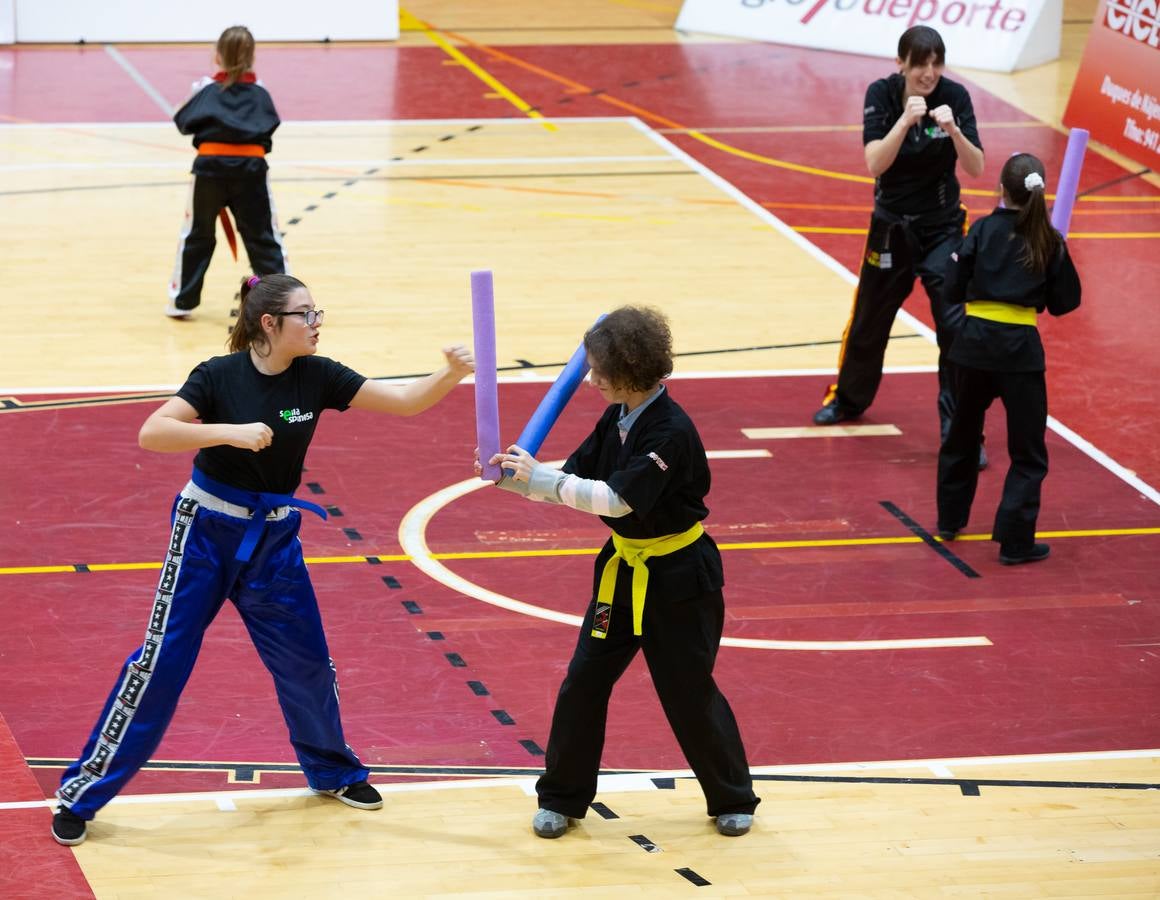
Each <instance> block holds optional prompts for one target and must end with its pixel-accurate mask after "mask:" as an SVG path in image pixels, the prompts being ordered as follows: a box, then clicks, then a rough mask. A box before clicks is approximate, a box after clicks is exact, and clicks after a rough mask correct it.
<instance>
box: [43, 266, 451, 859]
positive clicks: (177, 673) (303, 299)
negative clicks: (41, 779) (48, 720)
mask: <svg viewBox="0 0 1160 900" xmlns="http://www.w3.org/2000/svg"><path fill="white" fill-rule="evenodd" d="M241 299H242V307H241V310H240V312H239V316H238V324H237V325H236V326H235V328H234V332H233V334H232V336H231V338H230V350H231V351H232V352H231V353H229V354H227V355H225V356H216V357H214V358H213V359H209V360H207V361H205V362H203V363H201V364H200V365H198V366H197V367H196V368H195V369H194V370H193V371H192V372H191V373H190V375H189V378H188V379H187V380H186V382H185V384H184V385H182V387H181V389H180V390H178V392H177V394H176V396H174V397H172V398H170V399H169V400H167V401H166V402H165V403H164V404H162V406H161V407H160V408H159V409H157V410H156V411H154V412H153V414H152V415H150V416H149V418H147V419H146V420H145V424H144V425H142V426H141V433H140V435H139V438H138V440H139V442H140V444H141V446H142V447H144V448H145V449H146V450H154V451H156V452H159V453H182V452H189V451H190V450H195V451H197V455H196V456H195V457H194V459H193V474H192V476H191V478H190V481H189V483H188V484H186V486H185V487H184V488H182V489H181V491H180V492H179V493H178V495H177V499H176V500H175V501H174V505H173V512H172V525H171V528H172V530H171V533H170V539H169V544H168V552H167V554H166V557H165V562H164V564H163V566H162V574H161V580H160V583H159V584H158V587H157V592H156V594H155V595H154V600H153V607H152V611H151V614H150V616H149V622H148V625H147V626H146V630H145V639H144V642H143V643H142V645H141V646H140V647H139V648H137V649H136V650H135V651H133V653H131V654H130V655H129V657H128V658H127V659H126V660H125V663H124V665H123V666H122V667H121V672H120V674H119V675H118V677H117V680H116V682H115V683H114V686H113V689H112V691H111V692H110V694H109V698H108V700H107V701H106V703H105V707H104V709H103V711H102V712H101V713H100V715H99V717H98V718H97V722H96V725H95V726H94V728H93V729H92V732H91V734H90V735H89V738H88V741H87V743H86V744H85V747H84V749H83V750H82V751H81V754H80V756H79V757H78V758H77V760H76V762H74V763H73V764H72V765H71V766H69V767H68V769H66V770H65V773H64V776H63V778H62V780H61V785H60V788H59V789H58V790H57V796H58V797H59V798H60V808H59V809H58V810H57V813H56V815H55V816H54V817H53V822H52V835H53V838H54V839H55V840H56V841H57V842H58V843H61V844H69V845H72V844H79V843H81V841H83V840H84V839H85V834H86V830H87V823H88V821H89V820H90V819H92V818H93V816H94V815H95V814H96V813H97V811H98V810H99V809H100V808H101V807H102V806H104V805H105V804H106V803H108V802H109V800H111V799H112V798H113V797H114V796H115V795H116V794H117V793H118V792H119V791H120V790H121V788H123V787H124V785H125V783H126V782H128V780H129V779H130V778H132V777H133V776H134V775H135V774H136V773H137V771H138V769H140V767H141V766H142V765H144V763H145V762H146V761H147V760H148V759H149V757H150V755H151V754H152V753H153V751H154V750H155V749H156V747H157V745H158V743H159V742H160V741H161V737H162V735H163V734H164V733H165V729H166V727H167V726H168V725H169V720H170V718H171V717H172V716H173V712H174V710H175V708H176V707H177V701H178V699H179V698H180V696H181V692H182V689H183V688H184V687H185V682H186V680H187V679H188V678H189V676H190V673H191V672H192V671H193V665H194V662H195V661H196V660H197V655H198V651H199V650H200V649H201V643H202V638H203V636H204V633H205V630H206V628H208V627H209V624H210V623H211V622H212V621H213V619H214V617H215V616H216V615H217V613H218V610H220V609H221V607H222V605H223V603H224V602H225V600H226V599H227V598H228V599H229V600H230V601H231V602H232V603H233V604H234V606H235V607H236V608H237V610H238V614H239V615H240V616H241V617H242V620H243V621H244V622H245V625H246V629H247V631H249V634H250V638H251V639H252V640H253V642H254V646H255V648H256V649H257V651H258V655H259V656H261V658H262V662H263V663H264V664H265V666H266V668H267V669H268V670H269V672H270V674H271V676H273V679H274V687H275V690H276V691H277V694H278V700H279V703H280V705H281V707H282V714H283V717H284V718H285V721H286V728H287V730H288V732H289V737H290V743H291V745H292V746H293V747H294V751H295V753H296V755H297V757H298V762H299V764H300V765H301V766H302V771H303V773H304V774H305V775H306V781H307V784H309V785H310V787H311V788H313V789H314V790H315V791H316V792H317V793H320V794H324V795H326V796H329V797H333V798H335V799H336V800H339V801H341V802H342V803H345V804H347V805H348V806H353V807H356V808H358V809H378V808H379V807H380V806H382V798H381V797H380V796H379V793H378V791H377V790H375V788H374V787H372V786H371V785H370V784H368V783H367V777H368V775H369V774H370V772H369V770H368V769H367V768H366V767H365V766H364V765H363V764H362V763H361V762H360V761H359V759H358V757H357V756H355V754H354V751H353V750H351V748H350V747H349V746H348V745H347V743H346V738H345V737H344V736H343V729H342V722H341V720H340V718H339V710H338V681H337V676H336V674H335V667H334V663H333V661H332V660H331V658H330V652H329V650H328V649H327V643H326V635H325V634H324V632H323V629H322V617H321V614H320V612H319V609H318V602H317V600H316V598H315V595H314V588H313V586H312V584H311V580H310V574H309V572H307V570H306V564H305V562H304V561H303V555H302V544H301V542H300V541H299V539H298V531H299V527H300V525H301V521H302V516H301V513H300V512H299V510H300V509H308V510H310V511H311V512H314V513H317V514H319V515H321V516H322V517H323V518H326V511H325V510H324V509H322V507H319V506H316V505H315V504H313V503H310V502H308V501H306V500H300V499H298V498H296V497H295V496H294V491H295V490H296V489H297V488H298V485H299V483H300V482H301V480H302V467H303V463H304V461H305V459H306V451H307V449H308V448H309V446H310V442H311V439H312V438H313V437H314V429H315V427H316V426H317V425H318V419H319V417H320V416H321V415H322V413H323V411H324V410H328V409H335V410H339V411H342V410H345V409H347V408H349V407H354V408H356V409H366V410H370V411H372V412H380V413H388V414H391V415H400V416H410V415H415V414H416V413H419V412H422V411H423V410H425V409H428V408H429V407H431V406H434V405H435V404H436V403H438V402H439V401H440V400H441V399H443V397H445V396H446V395H447V394H448V392H450V390H451V389H452V388H453V387H454V386H455V385H456V384H458V383H459V381H460V380H461V379H462V378H463V377H464V376H466V375H467V374H468V373H469V372H471V371H472V370H473V369H474V362H473V360H472V357H471V354H470V353H469V352H468V350H467V349H466V348H464V347H462V346H458V345H456V346H451V347H445V348H444V349H443V355H444V357H445V360H446V363H445V365H444V366H443V367H442V368H441V369H439V370H438V371H436V372H434V373H432V374H430V375H427V376H426V377H424V378H420V379H418V380H416V381H413V382H411V383H409V384H386V383H384V382H381V381H373V380H370V379H367V378H365V377H364V376H362V375H360V374H359V373H357V372H355V371H353V370H351V369H348V368H347V367H346V366H344V365H342V364H341V363H339V362H335V361H334V360H332V359H326V358H324V357H321V356H318V355H316V354H317V349H318V339H319V335H320V331H321V328H322V323H323V311H322V310H321V309H318V308H317V307H316V306H315V305H314V299H313V298H312V297H311V296H310V291H309V290H307V288H306V285H304V284H303V283H302V282H301V281H299V280H298V279H297V278H293V277H291V276H289V275H268V276H264V277H258V276H256V275H255V276H251V277H250V278H247V279H246V280H245V281H244V282H243V283H242V290H241ZM199 420H200V421H199Z"/></svg>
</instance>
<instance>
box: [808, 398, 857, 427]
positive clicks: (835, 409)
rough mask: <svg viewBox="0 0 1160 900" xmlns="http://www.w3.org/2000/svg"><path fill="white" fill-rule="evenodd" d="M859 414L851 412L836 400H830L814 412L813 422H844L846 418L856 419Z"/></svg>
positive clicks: (828, 423)
mask: <svg viewBox="0 0 1160 900" xmlns="http://www.w3.org/2000/svg"><path fill="white" fill-rule="evenodd" d="M859 415H860V414H859V413H856V412H851V411H850V410H848V409H846V408H845V407H843V406H841V405H840V404H839V403H838V401H837V400H831V401H830V402H829V403H827V404H826V405H825V406H823V407H822V408H821V409H819V410H818V411H817V412H816V413H814V424H815V425H837V424H838V423H839V422H845V421H846V420H847V419H856V418H858V416H859Z"/></svg>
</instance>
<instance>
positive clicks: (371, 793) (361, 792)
mask: <svg viewBox="0 0 1160 900" xmlns="http://www.w3.org/2000/svg"><path fill="white" fill-rule="evenodd" d="M315 793H316V794H323V795H325V796H327V797H333V798H334V799H335V800H337V801H339V802H340V803H345V804H346V805H347V806H353V807H354V808H355V809H381V808H382V805H383V795H382V794H380V793H379V792H378V791H376V790H375V789H374V788H373V787H371V786H370V785H369V784H367V783H366V782H365V781H356V782H355V783H354V784H348V785H346V786H345V787H340V788H339V789H338V790H336V791H315Z"/></svg>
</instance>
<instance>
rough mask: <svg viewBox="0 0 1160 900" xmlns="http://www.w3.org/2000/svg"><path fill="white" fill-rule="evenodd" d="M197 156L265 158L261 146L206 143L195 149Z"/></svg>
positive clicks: (264, 152)
mask: <svg viewBox="0 0 1160 900" xmlns="http://www.w3.org/2000/svg"><path fill="white" fill-rule="evenodd" d="M197 155H198V156H265V155H266V148H265V147H263V146H262V145H261V144H218V143H214V142H213V141H206V142H205V143H204V144H202V145H201V146H200V147H198V148H197Z"/></svg>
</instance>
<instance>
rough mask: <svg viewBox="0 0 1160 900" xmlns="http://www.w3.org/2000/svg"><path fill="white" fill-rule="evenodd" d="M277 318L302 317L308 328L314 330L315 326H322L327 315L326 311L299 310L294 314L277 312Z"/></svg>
mask: <svg viewBox="0 0 1160 900" xmlns="http://www.w3.org/2000/svg"><path fill="white" fill-rule="evenodd" d="M274 315H276V316H302V320H303V321H304V322H305V323H306V324H307V326H308V327H310V328H313V327H314V326H315V325H321V324H322V317H323V316H325V315H326V310H324V309H298V310H294V311H293V312H276V313H274Z"/></svg>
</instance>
